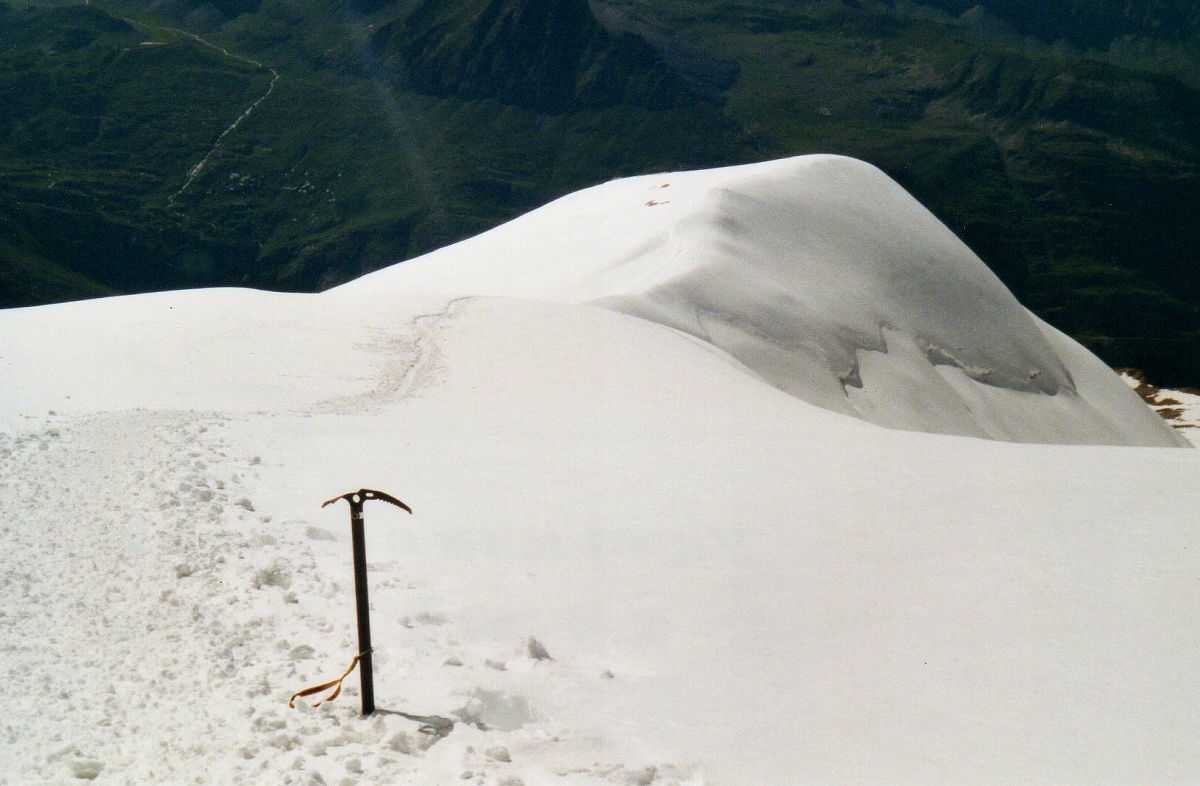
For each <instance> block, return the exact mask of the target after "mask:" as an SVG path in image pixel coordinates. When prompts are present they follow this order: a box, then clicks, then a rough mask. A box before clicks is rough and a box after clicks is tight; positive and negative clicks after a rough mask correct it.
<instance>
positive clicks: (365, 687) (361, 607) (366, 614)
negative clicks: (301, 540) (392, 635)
mask: <svg viewBox="0 0 1200 786" xmlns="http://www.w3.org/2000/svg"><path fill="white" fill-rule="evenodd" d="M339 499H344V500H346V501H347V502H349V503H350V533H351V536H352V538H353V540H354V601H355V605H356V606H357V609H358V653H359V655H358V675H359V677H360V678H361V679H362V712H363V715H370V714H371V713H372V712H374V711H375V683H374V680H373V675H372V672H371V608H370V606H369V604H368V601H367V544H366V539H365V537H364V535H363V504H364V503H366V501H367V500H370V499H377V500H380V501H381V502H390V503H391V504H393V505H395V506H396V507H398V508H403V509H404V510H407V511H408V512H409V513H412V508H410V507H409V506H408V505H405V504H404V503H403V502H401V501H400V500H398V499H396V498H395V497H393V496H392V495H390V494H384V493H383V492H382V491H373V490H371V489H359V490H358V491H352V492H350V493H349V494H343V495H342V496H340V497H334V498H333V499H331V500H329V501H327V502H325V503H323V504H322V505H321V507H325V506H326V505H332V504H333V503H334V502H337V501H338V500H339Z"/></svg>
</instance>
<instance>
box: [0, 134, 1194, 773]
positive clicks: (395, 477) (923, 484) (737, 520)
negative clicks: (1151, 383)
mask: <svg viewBox="0 0 1200 786" xmlns="http://www.w3.org/2000/svg"><path fill="white" fill-rule="evenodd" d="M835 185H836V187H835ZM818 186H821V187H819V188H818ZM651 203H653V204H651ZM839 204H841V205H844V206H845V208H846V211H848V212H839V209H838V207H837V206H838V205H839ZM893 214H894V215H893ZM798 216H803V219H802V220H801V219H800V218H798ZM806 227H807V228H808V230H810V231H805V228H806ZM834 229H836V230H837V231H838V232H840V233H842V235H841V237H842V241H841V242H839V240H838V236H835V235H833V234H830V233H831V232H833V230H834ZM856 233H857V234H856ZM881 238H882V239H891V240H895V241H896V242H897V243H899V245H897V246H896V248H895V250H892V251H890V250H889V246H888V244H887V243H884V242H882V240H881ZM901 241H902V242H901ZM772 249H774V252H772ZM821 249H825V251H823V252H821V253H818V251H820V250H821ZM935 250H936V251H937V253H936V254H935V253H934V251H935ZM896 260H900V261H901V262H902V264H901V262H896ZM894 264H895V265H899V267H897V268H895V270H893V267H892V266H893V265H894ZM839 266H840V267H839ZM840 268H846V269H847V271H848V275H849V276H850V277H851V278H852V279H855V278H856V279H857V283H855V284H854V285H853V286H845V285H843V283H842V279H840V278H839V277H837V276H835V275H834V273H835V272H836V271H837V270H838V269H840ZM800 270H811V271H813V276H814V277H820V276H826V277H829V278H831V280H829V281H827V282H826V283H825V284H823V285H822V286H817V287H812V286H810V283H809V282H810V279H809V278H807V277H806V276H802V275H800V274H799V271H800ZM896 271H899V272H900V273H903V275H901V274H899V273H896ZM714 277H718V278H727V279H728V283H729V286H727V287H726V286H723V283H725V282H724V281H714V280H713V278H714ZM916 281H923V282H925V283H926V284H930V282H938V283H937V285H938V286H942V287H943V290H942V291H943V293H944V294H945V297H944V298H932V299H931V298H929V297H928V296H927V295H926V294H924V293H921V292H917V291H913V290H912V289H911V285H912V283H913V282H916ZM930 285H932V284H930ZM856 288H857V289H856ZM856 293H857V294H856ZM952 296H953V297H952ZM959 296H962V297H967V296H969V297H971V298H974V300H973V301H972V302H974V303H975V304H976V308H975V311H977V312H979V313H978V314H976V315H975V320H973V319H972V318H971V317H972V314H971V312H970V309H967V310H964V309H962V308H960V307H959V306H958V305H957V304H955V303H953V302H949V301H952V300H953V299H954V298H955V297H959ZM784 304H787V305H788V308H784V307H783V306H784ZM768 306H770V308H768ZM909 306H912V307H914V309H916V310H914V311H911V312H910V311H909V310H908V307H909ZM942 306H946V308H944V309H943V308H942ZM976 320H983V321H984V324H986V325H988V326H990V327H989V328H988V329H987V330H979V329H976ZM877 322H878V323H879V324H878V325H877V324H876V323H877ZM806 326H807V327H806ZM956 326H961V331H962V332H961V334H959V333H957V331H958V330H959V327H956ZM807 329H811V330H813V331H816V332H815V333H814V334H812V335H808V334H805V333H804V331H805V330H807ZM992 329H995V330H1003V331H1005V332H1004V333H1003V338H1000V337H998V336H996V335H993V334H992V333H991V332H989V331H990V330H992ZM800 337H803V340H800ZM860 344H865V346H859V345H860ZM885 345H886V350H887V351H886V352H885V351H883V350H884V348H885ZM986 369H990V370H991V372H990V373H983V371H984V370H986ZM1038 370H1040V373H1038V374H1034V373H1033V372H1034V371H1038ZM0 373H2V374H3V378H2V380H0V484H2V485H3V493H0V546H2V549H0V555H2V556H0V676H2V677H4V678H5V679H6V684H8V685H10V686H13V689H12V691H11V693H10V696H9V699H8V704H7V708H6V714H5V716H4V718H3V719H0V784H4V785H5V786H7V784H12V786H18V784H21V785H22V786H23V785H24V784H27V783H46V784H55V786H59V785H60V784H69V783H78V782H81V781H92V782H95V783H97V784H125V783H145V784H157V783H161V784H172V785H174V784H179V783H213V784H229V783H239V784H240V783H279V784H289V785H295V786H321V785H322V784H324V786H335V785H336V786H358V785H361V786H372V785H376V786H384V785H385V784H387V785H388V786H390V785H391V784H397V783H403V784H411V785H412V786H443V785H444V784H446V783H458V782H461V783H471V784H476V785H478V786H500V785H501V784H504V785H506V786H518V784H524V786H550V784H554V785H555V786H559V785H560V784H565V785H567V786H613V785H614V784H652V785H653V786H706V785H708V784H714V785H722V784H724V785H728V784H763V785H764V786H766V785H767V784H770V785H771V786H777V785H779V784H792V783H837V782H853V783H888V784H894V783H923V784H924V783H939V782H941V783H989V784H991V783H1035V782H1036V783H1044V782H1055V783H1081V784H1084V783H1097V782H1104V781H1109V782H1120V783H1134V782H1146V783H1166V782H1196V781H1197V780H1198V779H1200V753H1198V751H1197V748H1196V746H1195V744H1194V740H1195V729H1196V727H1197V725H1198V724H1200V687H1198V686H1200V681H1198V680H1197V679H1196V676H1197V675H1198V674H1200V612H1198V609H1200V582H1197V581H1196V577H1197V575H1200V483H1198V482H1197V478H1198V477H1200V455H1198V454H1197V453H1196V451H1192V450H1161V449H1156V448H1137V447H1104V446H1062V445H1044V444H1013V443H1009V442H1000V441H994V440H983V439H972V438H963V437H961V436H946V435H940V434H929V433H919V432H915V431H906V430H900V429H889V428H879V427H878V426H877V425H875V424H873V423H870V422H866V421H865V420H864V419H863V417H862V416H864V415H866V416H869V417H871V418H874V419H877V420H878V421H880V422H886V423H888V424H889V425H900V426H904V427H905V428H925V429H926V430H936V429H937V428H938V427H940V426H942V425H943V424H942V423H941V422H940V421H941V420H942V419H944V418H948V417H951V416H953V417H954V418H956V420H955V422H956V423H957V424H958V425H957V426H956V428H959V427H961V428H963V429H967V427H968V426H969V429H970V430H976V431H979V432H981V433H982V432H986V433H989V434H996V435H999V436H1004V437H1006V438H1010V439H1015V438H1021V439H1033V440H1041V441H1050V440H1064V441H1065V440H1092V439H1095V440H1101V439H1104V440H1113V441H1117V440H1123V441H1130V442H1132V441H1142V442H1156V441H1157V442H1159V443H1160V444H1170V443H1171V440H1170V438H1169V434H1168V435H1167V436H1164V434H1163V431H1162V427H1161V426H1160V425H1159V424H1158V421H1157V420H1146V419H1145V418H1144V417H1143V415H1144V413H1143V412H1142V411H1141V410H1139V409H1137V408H1136V407H1132V406H1131V405H1130V403H1129V402H1130V399H1129V398H1128V396H1135V394H1133V393H1132V391H1130V390H1129V389H1128V387H1127V386H1125V385H1124V383H1120V382H1118V384H1120V385H1121V388H1119V389H1117V390H1114V389H1113V388H1112V386H1111V385H1110V377H1112V376H1113V375H1111V373H1110V372H1108V371H1107V370H1105V369H1103V367H1102V366H1100V364H1099V362H1098V361H1096V360H1095V358H1092V357H1091V356H1090V355H1088V354H1087V353H1086V352H1084V351H1083V350H1082V349H1081V348H1079V347H1078V345H1076V344H1074V343H1073V342H1071V341H1069V340H1068V339H1066V338H1064V337H1062V336H1060V335H1058V334H1056V333H1055V332H1054V331H1051V330H1049V329H1048V328H1046V327H1045V326H1043V325H1040V324H1039V323H1037V322H1036V321H1035V320H1032V319H1030V318H1029V317H1028V315H1027V314H1026V313H1025V312H1024V311H1023V310H1022V309H1020V308H1019V307H1017V306H1015V305H1014V304H1013V303H1012V302H1011V299H1010V298H1008V297H1007V295H1006V294H1005V293H1004V292H1003V291H1002V289H999V288H998V287H997V285H996V284H995V282H994V279H992V278H990V274H988V273H987V272H986V270H985V269H983V268H982V267H981V266H980V265H978V262H977V260H974V258H973V257H971V256H970V255H969V254H965V253H964V252H963V251H962V249H961V246H959V245H958V244H957V241H955V240H953V238H952V237H950V235H949V234H948V233H946V232H945V230H944V229H942V228H940V227H939V226H938V225H937V224H936V222H931V220H929V219H928V216H927V214H925V213H924V212H923V211H921V210H920V208H919V207H917V206H915V205H914V204H913V203H912V202H911V200H909V199H908V198H907V197H906V196H904V195H903V193H902V192H900V191H899V190H897V189H896V188H895V186H894V185H892V184H891V183H890V182H888V181H887V180H886V179H885V178H882V177H881V176H880V175H879V174H878V173H877V172H875V171H874V170H872V169H870V168H868V167H865V166H863V165H861V164H858V163H855V162H850V161H847V160H845V159H837V158H815V159H799V160H794V161H785V162H777V163H773V164H763V165H756V166H752V167H743V168H738V169H734V170H721V171H715V172H698V173H679V174H671V175H664V176H661V177H654V178H639V179H634V180H630V181H618V182H614V183H609V184H606V185H603V186H600V187H598V188H596V189H591V190H589V191H586V192H581V193H579V194H575V195H572V196H569V197H566V198H564V199H563V200H560V201H559V202H556V203H554V204H552V205H549V206H547V207H546V208H543V209H542V210H539V211H535V212H534V213H532V214H530V215H529V216H526V217H525V218H523V219H521V220H519V221H515V222H513V223H511V224H508V225H506V226H504V227H501V228H499V229H497V230H495V231H494V232H491V233H488V234H486V235H483V236H481V237H479V238H476V239H474V240H471V241H467V242H465V243H463V244H459V245H457V246H455V247H452V248H448V249H444V250H442V251H440V252H437V253H436V254H432V255H430V256H428V257H426V258H423V259H420V260H415V261H413V262H410V263H405V264H404V265H400V266H398V267H396V268H393V269H390V270H387V271H382V272H380V273H378V274H376V275H373V276H369V277H366V278H364V279H362V280H361V281H358V282H354V283H352V284H349V285H347V286H344V287H341V288H338V289H337V290H333V291H330V292H327V293H324V294H321V295H279V294H269V293H262V292H252V291H248V290H235V289H227V290H204V291H192V292H166V293H159V294H155V295H144V296H137V297H126V298H115V299H111V300H98V301H89V302H84V303H75V304H65V305H60V306H52V307H46V308H37V309H24V310H17V311H8V312H0ZM764 380H770V381H771V382H772V384H766V383H765V382H764ZM859 385H861V387H860V386H859ZM926 386H928V387H926ZM784 390H786V391H787V392H784ZM805 398H807V399H812V400H821V401H823V402H824V405H823V406H822V407H816V406H812V405H811V404H810V403H807V402H806V401H805V400H802V399H805ZM1135 400H1136V399H1135ZM1137 401H1138V406H1140V407H1142V409H1145V407H1144V405H1141V404H1140V400H1137ZM956 408H957V409H956ZM956 412H957V413H958V414H957V415H956V414H955V413H956ZM1055 412H1058V413H1060V415H1061V417H1054V413H1055ZM847 413H849V414H855V415H858V416H859V417H848V416H847ZM1093 416H1094V418H1095V422H1093V421H1092V420H1090V419H1089V418H1092V417H1093ZM1152 417H1157V416H1152ZM925 419H929V420H930V421H931V425H928V426H927V425H926V424H925V423H924V422H923V421H924V420H925ZM1097 424H1098V425H1097ZM361 487H369V488H378V489H381V490H384V491H386V492H388V493H391V494H394V495H395V496H397V497H399V498H401V499H403V500H404V501H405V502H406V503H408V504H410V505H411V506H412V508H413V511H414V513H413V515H412V516H411V517H409V516H407V514H405V515H404V518H403V519H399V518H398V517H397V516H396V515H395V511H394V509H393V510H391V511H389V510H386V508H387V507H388V506H381V507H382V508H384V509H381V510H373V509H370V510H368V511H367V518H368V526H367V530H368V533H367V538H368V545H367V550H368V560H369V569H370V575H371V581H372V589H371V600H372V604H373V607H374V611H373V615H372V626H373V633H374V648H375V664H376V698H377V702H378V704H379V706H380V707H381V709H383V710H384V712H380V713H377V714H376V715H375V716H374V717H372V718H369V719H363V718H360V717H359V716H358V712H357V701H356V696H355V695H354V687H353V685H348V686H347V687H348V690H347V692H346V694H344V698H342V699H339V700H338V701H336V702H333V703H331V704H325V705H322V706H321V707H319V708H316V709H313V708H309V707H307V706H302V707H301V708H300V709H297V710H290V709H288V706H287V700H288V697H289V696H290V695H291V693H292V692H293V691H295V690H298V689H300V688H302V687H305V686H307V685H312V684H316V683H320V682H324V681H325V680H328V679H330V678H332V677H336V676H337V675H338V674H340V673H341V672H342V670H343V669H344V668H345V667H346V665H347V664H348V662H349V659H350V657H352V655H353V654H355V652H354V647H355V624H354V604H353V592H352V591H351V589H350V587H351V582H352V577H351V571H350V564H349V563H350V550H349V549H350V544H349V532H348V528H347V526H346V518H345V517H346V513H345V510H344V508H337V509H335V508H333V507H330V508H326V509H322V508H321V507H320V504H321V503H322V502H323V501H325V500H328V499H330V498H332V497H334V496H336V495H338V494H342V493H345V492H347V491H350V490H354V489H358V488H361ZM534 640H536V642H539V643H540V645H539V647H538V648H534V647H533V644H532V643H531V642H532V641H534ZM535 649H536V650H537V652H535ZM541 650H544V651H545V652H546V653H548V654H549V655H550V657H551V659H545V658H543V657H540V653H541ZM400 712H403V713H408V714H410V715H431V714H436V715H440V716H442V717H444V718H447V719H449V720H451V721H453V723H454V726H453V728H452V730H450V731H449V733H448V734H447V735H445V736H444V737H440V736H431V735H425V734H422V733H421V732H420V730H419V727H418V725H417V724H415V723H413V722H412V721H411V720H409V719H408V718H406V717H405V716H403V715H400V714H398V713H400Z"/></svg>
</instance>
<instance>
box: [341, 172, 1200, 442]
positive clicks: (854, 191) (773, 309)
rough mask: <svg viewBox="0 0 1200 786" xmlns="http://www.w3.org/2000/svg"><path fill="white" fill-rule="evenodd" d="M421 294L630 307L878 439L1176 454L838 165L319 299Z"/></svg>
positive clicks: (457, 254) (678, 186)
mask: <svg viewBox="0 0 1200 786" xmlns="http://www.w3.org/2000/svg"><path fill="white" fill-rule="evenodd" d="M429 291H433V292H443V293H449V292H454V293H457V294H458V295H460V296H461V295H462V294H463V293H469V294H476V295H495V296H508V297H524V298H537V299H546V300H553V301H557V302H565V303H586V304H590V305H595V306H599V307H602V308H607V309H611V310H614V311H619V312H622V313H625V314H629V315H633V316H636V317H639V318H642V319H646V320H648V321H651V322H653V323H656V324H660V325H663V326H665V327H669V328H672V329H674V330H678V331H682V332H684V333H687V334H689V335H691V336H694V337H696V338H699V339H701V340H702V341H705V342H707V343H709V344H711V345H712V346H713V347H716V348H718V349H720V350H721V351H723V352H725V353H727V354H728V356H729V357H731V358H732V359H734V360H736V361H737V362H739V363H741V364H742V365H743V366H744V367H745V368H746V369H748V370H749V371H750V372H752V373H753V374H755V375H757V376H758V377H759V378H761V379H762V380H764V381H766V382H767V383H769V384H771V385H773V386H775V387H777V388H779V389H780V390H783V391H785V392H787V393H789V394H791V395H793V396H795V397H796V398H799V399H801V400H803V401H806V402H808V403H810V404H814V405H816V406H819V407H822V408H825V409H829V410H832V411H834V412H838V413H841V414H846V415H851V416H854V417H858V418H861V419H864V420H867V421H869V422H872V423H876V424H878V425H883V426H888V427H892V428H900V429H906V430H914V431H929V432H935V433H945V434H959V435H964V436H975V437H985V438H990V439H1000V440H1007V441H1017V442H1062V443H1105V444H1136V445H1160V446H1165V445H1179V444H1182V440H1180V439H1179V438H1178V437H1177V436H1176V435H1174V434H1172V433H1171V430H1170V429H1168V428H1165V427H1164V426H1163V425H1162V423H1161V422H1159V420H1158V419H1157V418H1154V417H1153V416H1152V413H1149V412H1148V411H1147V409H1146V407H1145V406H1144V405H1143V404H1142V403H1141V402H1140V401H1139V400H1138V399H1137V397H1136V396H1133V395H1130V394H1129V391H1127V390H1125V389H1124V386H1123V385H1122V384H1121V383H1120V380H1119V379H1117V377H1116V376H1115V375H1114V374H1112V372H1111V371H1109V370H1107V369H1100V368H1097V367H1096V366H1095V365H1094V364H1091V363H1090V362H1088V361H1086V360H1082V361H1081V362H1080V363H1076V364H1075V365H1069V364H1067V363H1066V362H1065V360H1064V354H1065V355H1070V356H1072V357H1079V355H1078V353H1075V352H1074V351H1073V350H1070V349H1066V350H1064V351H1060V344H1061V343H1062V340H1063V339H1064V338H1065V337H1063V336H1061V335H1055V333H1056V331H1053V330H1052V329H1049V328H1048V327H1047V326H1045V325H1043V324H1042V323H1040V321H1039V320H1037V319H1036V318H1035V317H1034V316H1033V315H1032V314H1030V313H1029V312H1028V311H1027V310H1026V309H1025V308H1024V307H1022V306H1021V305H1020V303H1018V302H1017V300H1016V298H1014V297H1013V295H1012V293H1010V292H1009V291H1008V289H1007V288H1006V287H1005V286H1004V285H1003V284H1002V283H1001V282H1000V280H999V279H998V278H997V277H996V276H995V275H994V274H993V273H992V272H991V271H990V270H989V269H988V268H987V266H986V265H985V264H984V263H983V262H982V261H981V260H980V259H979V258H978V257H977V256H976V255H975V254H974V253H972V252H971V250H970V249H969V248H967V247H966V245H964V244H963V243H962V242H961V241H960V240H959V239H958V238H957V237H956V236H955V235H954V234H953V233H952V232H951V231H950V230H949V229H948V228H947V227H945V226H944V225H943V224H942V223H941V222H939V221H938V220H937V219H936V217H934V216H933V215H932V214H931V213H930V212H929V211H928V210H926V209H925V208H924V207H922V206H921V205H920V204H919V203H918V202H917V201H916V200H914V199H913V198H912V197H911V196H910V195H909V194H908V193H907V192H905V191H904V189H903V188H901V187H900V186H899V185H897V184H896V183H895V182H894V181H892V180H891V179H890V178H888V177H887V176H886V175H884V173H882V172H881V171H879V170H878V169H877V168H875V167H873V166H871V165H869V164H866V163H864V162H861V161H856V160H853V159H849V158H844V157H840V156H802V157H799V158H793V159H786V160H783V161H771V162H765V163H763V164H753V165H747V166H741V167H731V168H727V169H718V170H710V171H704V172H682V173H672V174H669V175H653V176H645V177H639V178H630V179H628V180H622V181H614V182H611V183H607V184H604V185H602V186H597V187H595V188H592V189H587V190H585V191H582V192H578V193H576V194H572V195H570V196H568V197H564V198H563V199H561V200H558V201H557V202H554V203H551V204H550V205H547V206H546V207H544V208H541V209H540V210H537V211H534V212H533V213H530V214H528V215H526V216H524V217H522V218H520V219H517V220H515V221H513V222H510V223H509V224H507V225H505V226H503V227H500V228H498V229H496V230H493V231H492V232H489V233H485V234H484V235H481V236H479V237H477V238H473V239H471V240H468V241H464V242H463V243H459V244H457V245H455V246H452V247H449V248H446V249H442V250H441V251H438V252H434V253H433V254H430V255H427V256H426V257H423V258H421V259H418V260H412V261H409V262H405V263H403V264H400V265H396V266H394V267H392V268H389V269H387V270H384V271H380V272H378V273H375V274H372V275H369V276H365V277H364V278H362V279H360V280H358V281H356V282H352V283H350V284H347V285H345V286H343V287H341V288H339V289H336V290H333V292H331V293H329V294H330V295H331V296H334V297H337V296H338V295H335V294H334V293H339V292H340V293H342V294H343V295H350V294H354V295H356V296H367V295H369V294H373V295H374V296H377V297H395V296H399V295H400V294H401V293H412V292H429ZM1085 367H1086V371H1085ZM1081 373H1087V374H1090V375H1091V377H1090V378H1089V379H1088V380H1087V381H1086V383H1085V384H1083V385H1082V389H1085V390H1088V391H1094V392H1095V395H1093V394H1092V393H1091V392H1089V395H1087V396H1084V395H1082V394H1081V392H1080V390H1081V386H1080V385H1079V384H1077V383H1078V381H1079V380H1078V379H1077V376H1078V374H1081ZM1101 401H1102V402H1103V403H1099V402H1101ZM1014 409H1015V410H1019V411H1020V413H1021V416H1020V417H1019V418H1013V417H1011V413H1012V412H1013V411H1014Z"/></svg>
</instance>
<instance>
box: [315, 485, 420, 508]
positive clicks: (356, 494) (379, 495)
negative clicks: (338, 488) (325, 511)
mask: <svg viewBox="0 0 1200 786" xmlns="http://www.w3.org/2000/svg"><path fill="white" fill-rule="evenodd" d="M339 499H344V500H346V501H347V502H349V503H350V510H351V511H352V512H354V513H362V508H363V503H365V502H366V501H367V500H369V499H377V500H380V501H381V502H389V503H391V504H393V505H395V506H396V507H398V508H403V509H404V510H407V511H408V512H409V513H412V508H410V507H409V506H408V505H405V504H404V503H403V502H401V501H400V500H398V499H396V498H395V497H393V496H392V495H391V494H385V493H384V492H382V491H375V490H374V489H359V490H358V491H351V492H350V493H349V494H343V495H342V496H340V497H334V498H333V499H331V500H327V501H325V502H323V503H321V507H325V506H326V505H332V504H333V503H335V502H337V501H338V500H339Z"/></svg>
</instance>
